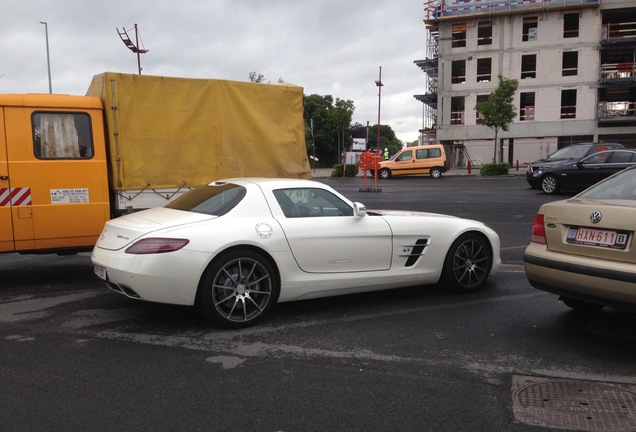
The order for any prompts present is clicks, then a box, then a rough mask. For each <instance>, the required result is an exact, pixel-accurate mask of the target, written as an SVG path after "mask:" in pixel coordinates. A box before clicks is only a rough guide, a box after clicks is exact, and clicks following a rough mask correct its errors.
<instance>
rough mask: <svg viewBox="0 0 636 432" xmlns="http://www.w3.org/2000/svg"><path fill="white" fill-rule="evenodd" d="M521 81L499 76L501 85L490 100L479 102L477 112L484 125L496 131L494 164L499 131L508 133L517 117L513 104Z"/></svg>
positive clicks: (491, 94) (476, 106) (476, 107)
mask: <svg viewBox="0 0 636 432" xmlns="http://www.w3.org/2000/svg"><path fill="white" fill-rule="evenodd" d="M518 85H519V81H517V80H516V79H509V78H504V77H503V76H501V75H499V85H498V86H497V88H496V89H495V90H494V91H493V92H492V93H490V95H489V96H488V99H487V100H485V101H483V102H478V103H477V105H475V110H476V111H477V112H478V113H480V114H481V115H483V116H484V125H485V126H488V127H489V128H491V129H492V130H494V131H495V148H494V153H493V158H492V161H493V162H495V163H496V162H498V161H497V153H498V152H497V148H498V146H499V144H498V136H499V131H500V130H503V131H507V130H508V126H509V125H510V123H512V120H513V119H514V118H515V116H516V115H517V111H516V110H515V106H514V105H513V103H512V100H513V98H514V95H515V92H516V91H517V86H518Z"/></svg>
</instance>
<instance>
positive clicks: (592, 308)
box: [560, 297, 603, 313]
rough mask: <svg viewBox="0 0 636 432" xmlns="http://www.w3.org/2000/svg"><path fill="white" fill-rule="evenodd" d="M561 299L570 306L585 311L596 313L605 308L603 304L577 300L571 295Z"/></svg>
mask: <svg viewBox="0 0 636 432" xmlns="http://www.w3.org/2000/svg"><path fill="white" fill-rule="evenodd" d="M560 300H561V301H562V302H563V303H564V304H565V305H566V306H567V307H569V308H572V309H574V310H575V311H578V312H583V313H595V312H598V311H600V310H601V309H603V305H600V304H596V303H590V302H586V301H582V300H576V299H573V298H569V297H561V298H560Z"/></svg>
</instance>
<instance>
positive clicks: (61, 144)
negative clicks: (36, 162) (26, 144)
mask: <svg viewBox="0 0 636 432" xmlns="http://www.w3.org/2000/svg"><path fill="white" fill-rule="evenodd" d="M31 124H32V131H33V152H34V154H35V157H37V158H38V159H91V158H92V157H93V156H94V154H95V152H94V148H93V138H92V137H93V134H92V132H91V118H90V116H89V115H88V114H86V113H63V112H48V113H44V112H36V113H33V115H32V116H31Z"/></svg>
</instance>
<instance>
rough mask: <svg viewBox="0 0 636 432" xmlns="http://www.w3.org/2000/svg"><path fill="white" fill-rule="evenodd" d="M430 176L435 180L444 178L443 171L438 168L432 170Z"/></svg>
mask: <svg viewBox="0 0 636 432" xmlns="http://www.w3.org/2000/svg"><path fill="white" fill-rule="evenodd" d="M430 175H431V177H433V178H434V179H438V178H440V177H441V176H442V170H441V169H440V168H438V167H434V168H431V172H430Z"/></svg>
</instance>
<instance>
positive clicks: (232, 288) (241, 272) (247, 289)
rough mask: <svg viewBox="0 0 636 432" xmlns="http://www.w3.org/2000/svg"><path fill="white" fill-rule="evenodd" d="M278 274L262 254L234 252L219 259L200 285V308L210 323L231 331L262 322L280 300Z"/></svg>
mask: <svg viewBox="0 0 636 432" xmlns="http://www.w3.org/2000/svg"><path fill="white" fill-rule="evenodd" d="M279 290H280V288H279V282H278V276H277V273H276V271H275V270H274V268H273V266H272V265H271V264H270V262H269V261H268V260H267V259H265V257H263V256H262V255H261V254H260V253H258V252H255V251H251V250H247V249H245V250H235V251H232V252H229V253H227V254H224V255H222V256H220V257H219V258H217V259H216V260H215V261H214V262H213V263H212V264H211V265H210V267H209V268H208V269H207V270H206V272H205V274H204V275H203V278H202V279H201V283H200V285H199V292H198V299H197V300H198V301H197V305H198V307H199V310H200V311H201V312H202V313H203V315H204V316H205V317H206V318H208V319H209V320H211V321H213V322H215V323H217V324H220V325H222V326H224V327H229V328H242V327H248V326H250V325H252V324H255V323H256V322H258V321H259V320H261V319H262V318H263V317H264V316H265V315H266V314H267V312H269V310H270V309H271V308H272V306H273V305H274V304H275V303H276V301H277V300H278V294H279Z"/></svg>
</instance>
